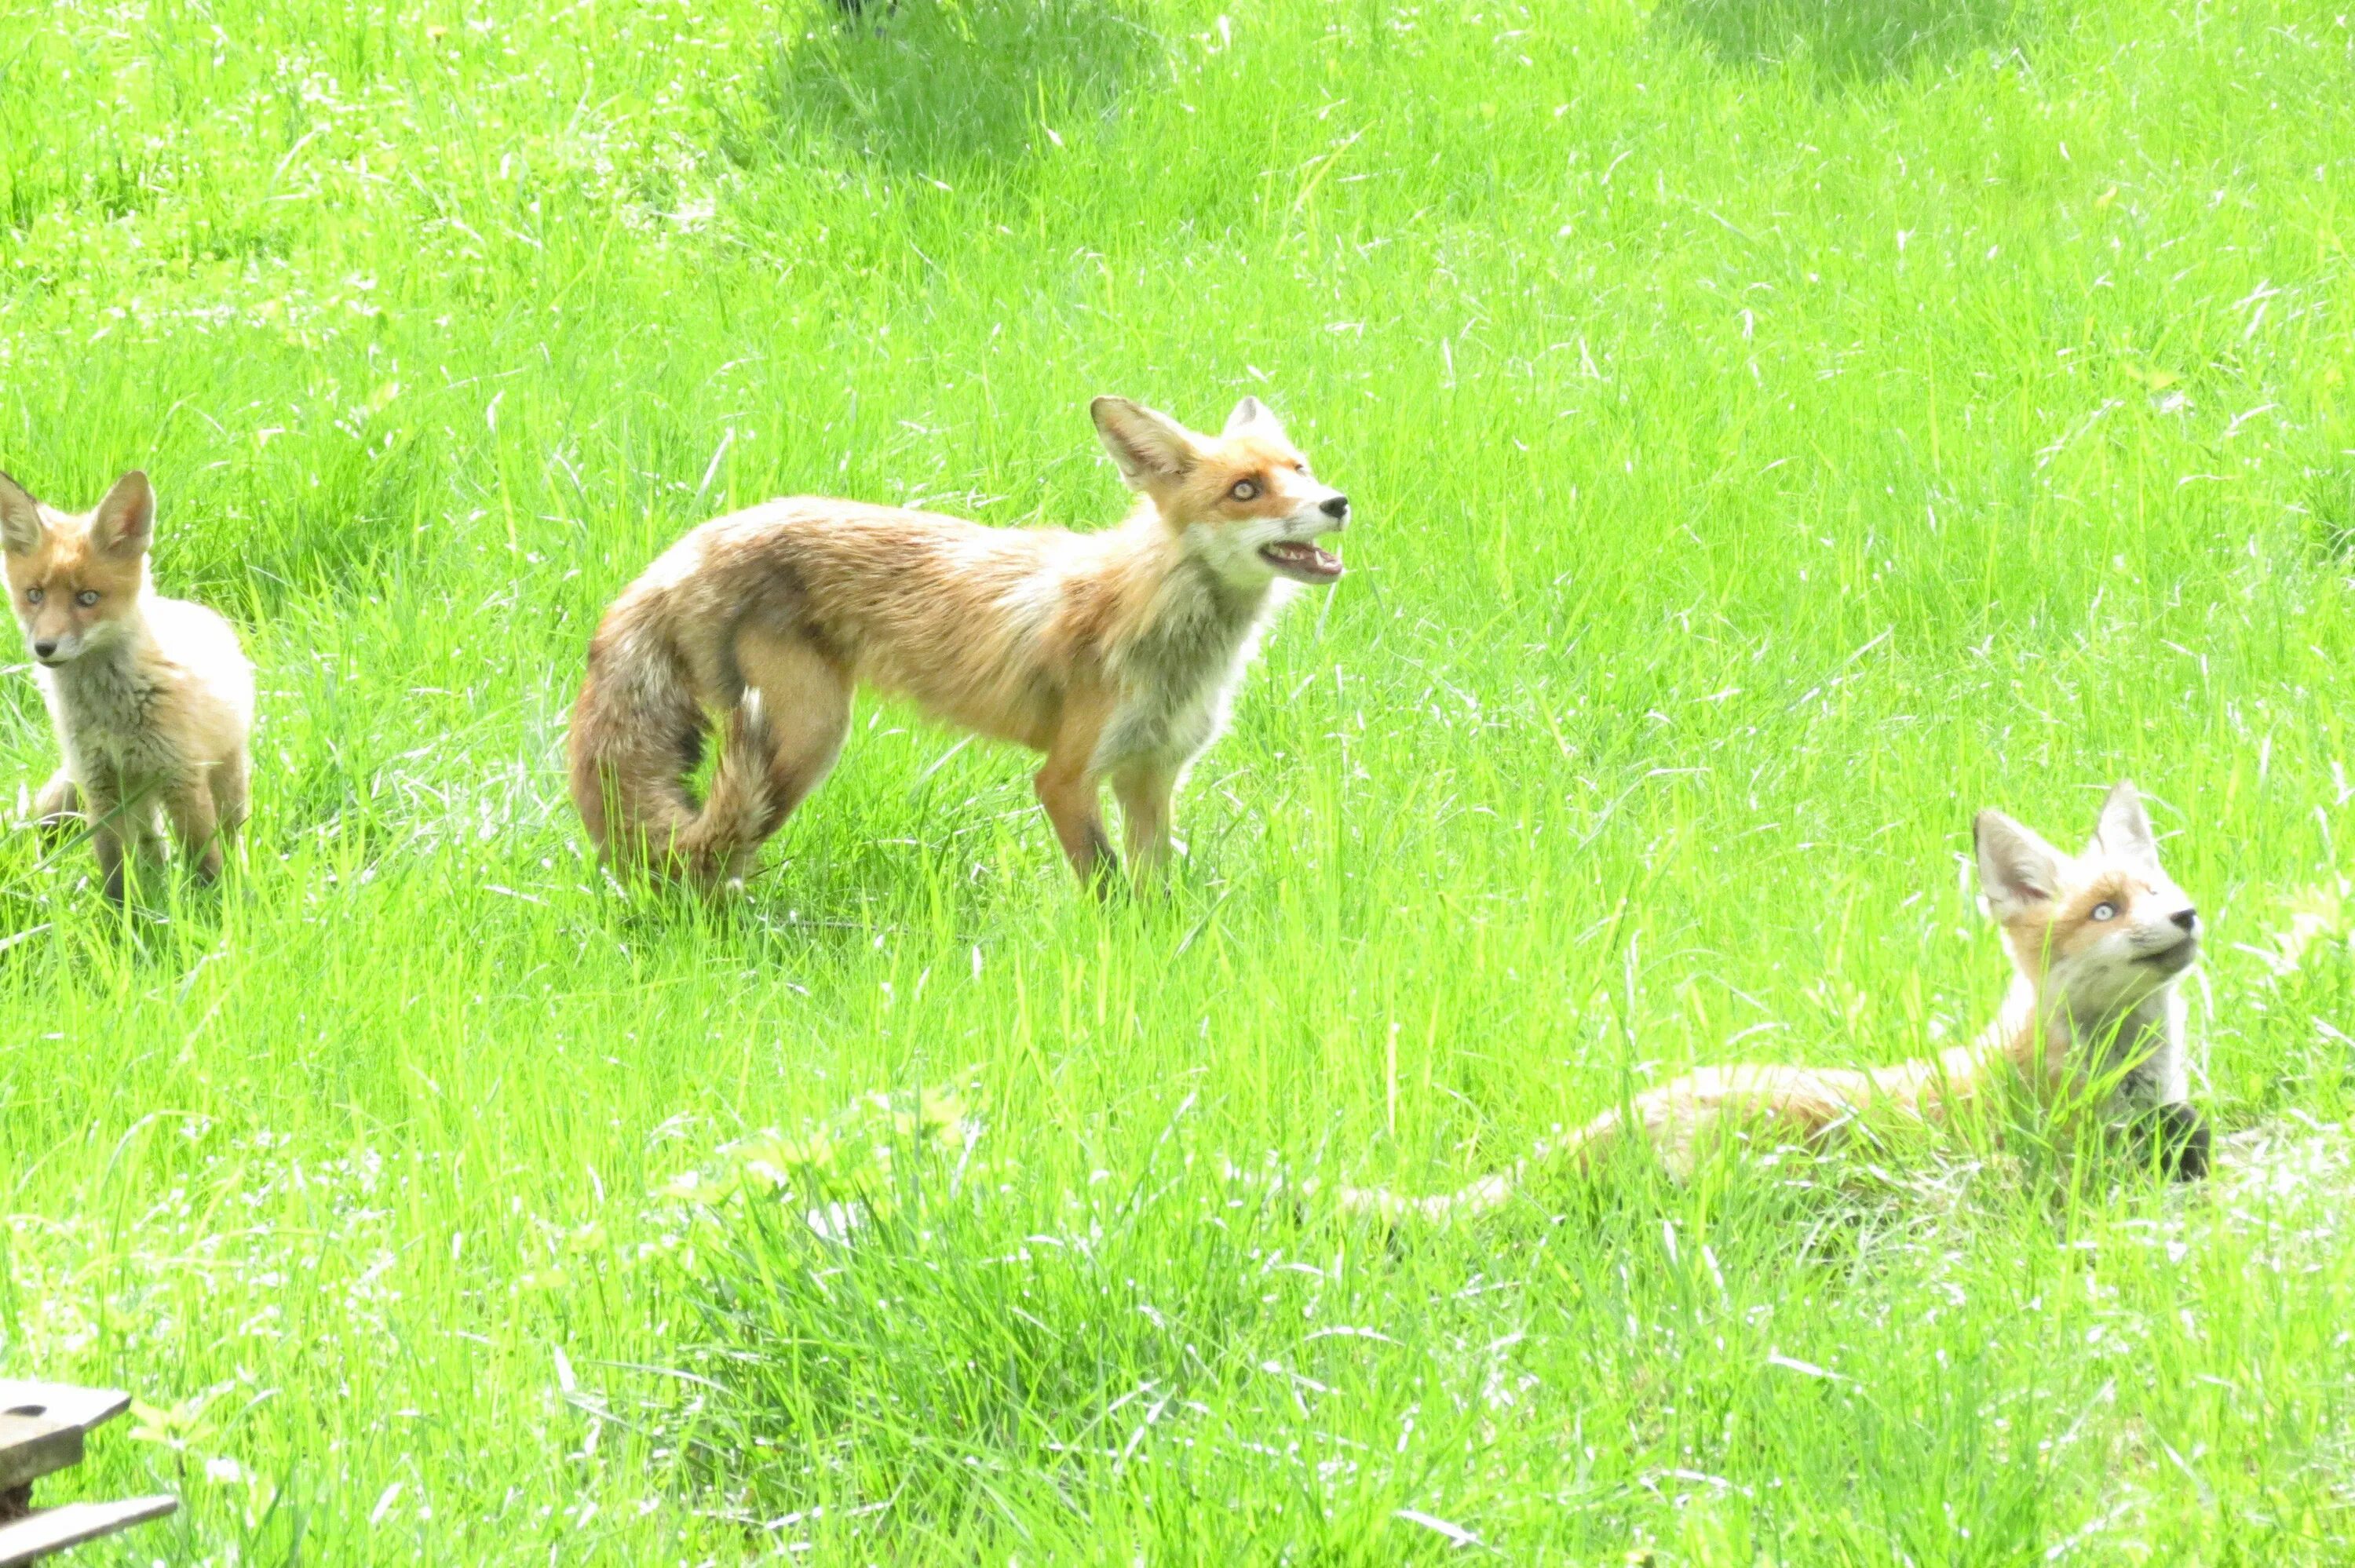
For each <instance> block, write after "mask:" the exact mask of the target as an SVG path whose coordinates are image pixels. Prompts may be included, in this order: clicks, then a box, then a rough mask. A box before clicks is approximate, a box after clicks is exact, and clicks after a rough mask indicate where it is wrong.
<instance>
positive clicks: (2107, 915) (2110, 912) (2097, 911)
mask: <svg viewBox="0 0 2355 1568" xmlns="http://www.w3.org/2000/svg"><path fill="white" fill-rule="evenodd" d="M2117 917H2118V906H2116V905H2115V904H2110V903H2106V902H2105V903H2101V904H2096V905H2094V919H2096V920H2115V919H2116V918H2117Z"/></svg>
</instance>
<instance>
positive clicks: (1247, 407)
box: [1223, 397, 1284, 440]
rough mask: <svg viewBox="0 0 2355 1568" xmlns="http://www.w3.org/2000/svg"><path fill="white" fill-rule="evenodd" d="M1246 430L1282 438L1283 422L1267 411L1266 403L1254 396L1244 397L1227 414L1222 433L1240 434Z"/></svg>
mask: <svg viewBox="0 0 2355 1568" xmlns="http://www.w3.org/2000/svg"><path fill="white" fill-rule="evenodd" d="M1246 430H1249V431H1253V432H1256V433H1257V434H1260V435H1263V436H1274V437H1276V438H1277V439H1278V440H1282V439H1283V436H1284V423H1283V421H1282V420H1280V419H1278V418H1276V417H1275V416H1274V415H1273V413H1271V412H1269V410H1268V407H1267V405H1266V404H1264V403H1263V402H1261V401H1260V400H1259V399H1258V398H1256V397H1246V398H1244V399H1243V400H1242V401H1241V402H1240V403H1238V404H1236V405H1235V411H1234V412H1233V413H1231V414H1229V415H1228V416H1227V428H1226V429H1225V431H1224V432H1223V433H1224V434H1226V435H1230V436H1240V435H1241V434H1243V433H1244V432H1245V431H1246Z"/></svg>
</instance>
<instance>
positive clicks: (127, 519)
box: [90, 468, 155, 556]
mask: <svg viewBox="0 0 2355 1568" xmlns="http://www.w3.org/2000/svg"><path fill="white" fill-rule="evenodd" d="M154 539H155V490H154V489H153V488H152V487H151V486H150V485H149V484H148V482H147V476H146V475H145V474H144V473H143V472H141V471H139V470H137V469H135V468H134V469H133V470H132V471H130V472H129V473H126V474H124V475H123V477H122V478H121V479H118V480H116V481H115V482H114V488H113V489H112V490H110V491H108V492H107V493H106V499H105V500H103V501H101V502H100V503H98V510H97V511H96V512H94V513H92V514H91V519H90V542H91V544H92V545H93V546H97V547H98V548H99V549H101V550H103V551H105V552H106V553H107V554H108V555H110V556H141V555H144V554H146V552H147V546H148V545H149V544H150V543H151V542H153V541H154Z"/></svg>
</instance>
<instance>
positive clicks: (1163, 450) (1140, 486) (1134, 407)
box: [1088, 397, 1200, 490]
mask: <svg viewBox="0 0 2355 1568" xmlns="http://www.w3.org/2000/svg"><path fill="white" fill-rule="evenodd" d="M1088 413H1089V414H1090V415H1091V416H1092V417H1093V418H1094V419H1095V422H1096V435H1097V437H1098V438H1099V439H1100V440H1103V447H1104V450H1106V451H1108V452H1110V453H1111V454H1112V461H1114V462H1115V463H1117V464H1118V465H1119V466H1120V477H1121V478H1122V479H1124V480H1125V481H1127V482H1128V487H1129V488H1130V489H1131V490H1150V489H1153V488H1155V487H1156V486H1158V485H1163V484H1167V483H1169V482H1171V481H1173V480H1178V479H1183V478H1185V477H1186V474H1187V472H1188V470H1190V469H1191V468H1193V466H1194V461H1195V459H1196V458H1197V457H1199V455H1200V450H1199V448H1198V447H1197V446H1196V445H1195V442H1194V432H1193V431H1191V430H1189V429H1187V428H1186V427H1185V426H1183V425H1181V424H1179V423H1178V422H1177V420H1175V419H1173V418H1170V417H1169V416H1168V415H1167V414H1159V413H1156V412H1154V410H1152V409H1150V408H1146V406H1145V405H1144V404H1142V403H1132V402H1130V401H1129V400H1128V399H1127V398H1125V397H1099V398H1097V399H1096V400H1095V401H1094V402H1092V403H1091V404H1089V405H1088Z"/></svg>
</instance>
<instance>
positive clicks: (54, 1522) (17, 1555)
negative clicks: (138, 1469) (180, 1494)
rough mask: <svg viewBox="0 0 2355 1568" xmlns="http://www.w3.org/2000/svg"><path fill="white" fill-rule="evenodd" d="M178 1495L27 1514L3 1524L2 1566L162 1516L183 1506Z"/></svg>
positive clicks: (0, 1527) (16, 1567) (17, 1564)
mask: <svg viewBox="0 0 2355 1568" xmlns="http://www.w3.org/2000/svg"><path fill="white" fill-rule="evenodd" d="M179 1506H180V1504H179V1499H176V1498H168V1497H156V1498H132V1499H128V1500H126V1501H123V1502H106V1503H97V1502H78V1503H67V1504H65V1505H64V1506H63V1507H61V1508H45V1509H43V1510H40V1511H39V1512H38V1513H33V1514H27V1515H26V1516H25V1517H24V1518H23V1519H20V1520H16V1522H15V1523H13V1524H0V1568H20V1565H21V1564H23V1563H30V1562H32V1561H34V1560H35V1559H36V1558H41V1557H47V1556H48V1555H49V1553H51V1552H63V1551H64V1550H65V1549H66V1548H67V1547H69V1546H80V1544H81V1543H82V1542H85V1541H96V1540H97V1539H98V1538H99V1537H100V1536H102V1535H112V1534H113V1533H114V1532H115V1531H118V1530H128V1529H130V1528H131V1527H132V1526H133V1525H134V1524H144V1523H145V1522H146V1521H147V1520H151V1519H161V1518H163V1517H164V1516H165V1514H167V1513H170V1512H171V1511H172V1510H174V1509H176V1508H177V1507H179Z"/></svg>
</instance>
